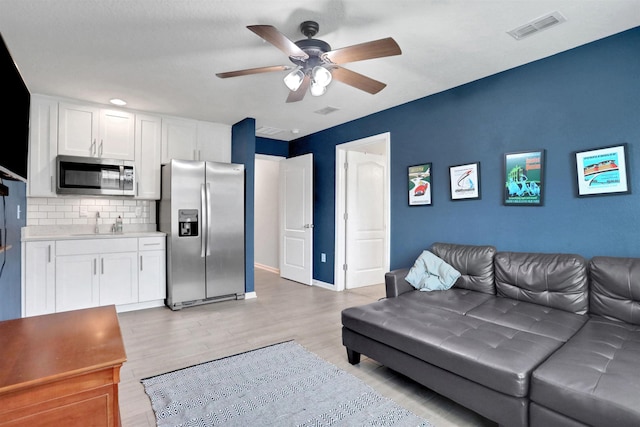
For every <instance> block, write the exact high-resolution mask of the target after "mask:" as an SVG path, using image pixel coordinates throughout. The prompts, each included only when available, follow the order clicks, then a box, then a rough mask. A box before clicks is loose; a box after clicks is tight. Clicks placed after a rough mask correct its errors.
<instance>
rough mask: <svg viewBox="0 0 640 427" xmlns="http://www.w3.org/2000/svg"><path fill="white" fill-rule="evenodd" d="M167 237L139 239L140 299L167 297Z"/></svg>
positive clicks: (150, 299)
mask: <svg viewBox="0 0 640 427" xmlns="http://www.w3.org/2000/svg"><path fill="white" fill-rule="evenodd" d="M165 241H166V238H165V237H141V238H140V239H138V262H139V265H138V300H139V301H154V300H159V299H162V300H163V299H165V298H166V297H167V287H166V262H167V261H166V251H165Z"/></svg>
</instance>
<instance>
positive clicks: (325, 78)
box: [311, 65, 331, 87]
mask: <svg viewBox="0 0 640 427" xmlns="http://www.w3.org/2000/svg"><path fill="white" fill-rule="evenodd" d="M311 77H312V79H313V82H314V83H315V84H317V85H320V86H322V87H327V86H329V83H331V72H330V71H329V70H327V69H326V68H324V67H321V66H319V65H316V66H315V67H313V70H311Z"/></svg>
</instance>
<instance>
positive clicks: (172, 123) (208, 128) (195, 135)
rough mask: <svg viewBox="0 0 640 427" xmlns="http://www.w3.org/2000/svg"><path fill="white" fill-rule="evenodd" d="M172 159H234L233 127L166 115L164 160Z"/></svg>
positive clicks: (226, 161) (224, 161)
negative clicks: (232, 156) (232, 146)
mask: <svg viewBox="0 0 640 427" xmlns="http://www.w3.org/2000/svg"><path fill="white" fill-rule="evenodd" d="M171 159H181V160H210V161H216V162H223V163H230V162H231V126H229V125H224V124H221V123H213V122H205V121H197V120H189V119H182V118H177V117H164V118H163V119H162V163H168V162H169V161H170V160H171Z"/></svg>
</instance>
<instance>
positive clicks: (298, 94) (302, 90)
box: [287, 75, 311, 102]
mask: <svg viewBox="0 0 640 427" xmlns="http://www.w3.org/2000/svg"><path fill="white" fill-rule="evenodd" d="M310 83H311V78H310V77H309V76H308V75H305V76H304V79H303V80H302V84H301V85H300V87H299V88H298V90H296V91H293V90H292V91H290V92H289V96H288V97H287V102H298V101H302V99H303V98H304V96H305V95H306V93H307V89H309V84H310Z"/></svg>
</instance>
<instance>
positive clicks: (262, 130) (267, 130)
mask: <svg viewBox="0 0 640 427" xmlns="http://www.w3.org/2000/svg"><path fill="white" fill-rule="evenodd" d="M282 132H284V129H278V128H274V127H269V126H260V127H259V128H257V129H256V134H257V135H265V136H273V135H277V134H279V133H282Z"/></svg>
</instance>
